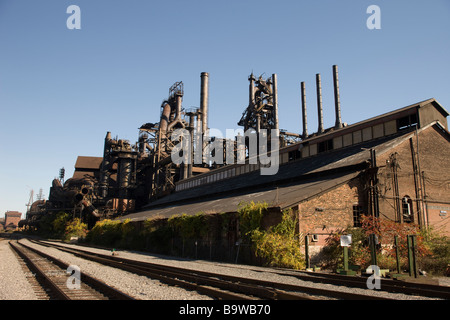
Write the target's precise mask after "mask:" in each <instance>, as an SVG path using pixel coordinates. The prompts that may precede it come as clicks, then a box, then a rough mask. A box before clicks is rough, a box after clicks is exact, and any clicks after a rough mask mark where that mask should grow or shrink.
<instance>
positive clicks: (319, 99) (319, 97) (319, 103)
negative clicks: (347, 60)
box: [316, 73, 323, 133]
mask: <svg viewBox="0 0 450 320" xmlns="http://www.w3.org/2000/svg"><path fill="white" fill-rule="evenodd" d="M316 87H317V112H318V118H319V129H318V130H317V131H318V133H322V132H323V109H322V84H321V80H320V73H317V74H316Z"/></svg>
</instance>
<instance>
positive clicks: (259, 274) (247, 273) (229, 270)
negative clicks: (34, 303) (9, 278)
mask: <svg viewBox="0 0 450 320" xmlns="http://www.w3.org/2000/svg"><path fill="white" fill-rule="evenodd" d="M61 244H63V243H61ZM63 245H66V246H68V247H70V246H75V247H79V248H81V249H83V250H89V251H92V252H98V253H103V254H111V251H109V250H104V249H97V248H88V247H84V246H76V245H73V244H63ZM56 251H57V250H56ZM116 252H117V254H118V255H119V256H120V257H123V258H129V259H135V260H140V261H146V262H152V263H158V264H163V265H170V266H179V267H184V268H191V269H195V270H201V271H212V272H216V273H223V274H229V275H234V276H241V277H251V278H254V279H261V280H268V281H274V282H285V283H291V284H297V285H305V286H312V287H316V288H325V289H337V288H338V289H339V290H342V291H348V292H354V293H361V294H369V295H373V296H379V297H388V298H392V299H399V300H417V299H420V300H434V299H432V298H424V297H417V296H411V295H405V294H397V293H387V292H380V291H374V290H369V289H360V288H346V287H338V286H335V285H331V284H321V283H312V282H307V281H304V280H300V279H298V278H295V277H290V276H285V275H279V274H278V273H279V272H280V270H278V269H271V268H265V267H256V266H248V265H237V264H230V263H220V262H209V261H203V260H188V259H180V258H174V257H167V256H160V255H154V254H149V253H142V252H139V253H137V252H132V251H125V250H124V251H116ZM137 277H139V276H137ZM139 278H143V279H146V280H145V281H151V280H148V278H145V277H139ZM143 281H144V280H143ZM130 286H131V287H132V286H133V284H131V285H130ZM156 299H158V298H156ZM169 299H180V298H179V297H176V296H175V297H174V298H169ZM181 299H183V298H181ZM187 299H195V298H187Z"/></svg>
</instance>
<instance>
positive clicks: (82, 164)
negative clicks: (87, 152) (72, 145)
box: [75, 156, 103, 171]
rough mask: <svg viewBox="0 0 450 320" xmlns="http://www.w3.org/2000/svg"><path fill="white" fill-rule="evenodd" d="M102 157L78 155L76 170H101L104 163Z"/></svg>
mask: <svg viewBox="0 0 450 320" xmlns="http://www.w3.org/2000/svg"><path fill="white" fill-rule="evenodd" d="M102 161H103V158H102V157H86V156H78V158H77V161H76V163H75V170H87V169H88V170H87V171H92V170H99V169H100V165H101V164H102Z"/></svg>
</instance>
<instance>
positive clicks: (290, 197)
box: [120, 172, 359, 221]
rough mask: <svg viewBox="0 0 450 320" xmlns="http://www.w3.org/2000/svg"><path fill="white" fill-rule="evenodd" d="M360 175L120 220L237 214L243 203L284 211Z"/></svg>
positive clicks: (214, 199) (320, 179)
mask: <svg viewBox="0 0 450 320" xmlns="http://www.w3.org/2000/svg"><path fill="white" fill-rule="evenodd" d="M358 174H359V172H352V173H340V174H334V175H332V176H327V177H317V178H315V179H311V180H308V181H303V182H302V183H291V184H287V185H284V186H278V187H266V188H261V189H258V190H255V191H253V192H249V193H241V194H233V195H228V196H224V197H219V196H215V197H209V198H208V199H207V200H204V201H194V202H190V203H189V202H188V203H183V204H180V205H170V206H167V207H163V208H155V209H151V210H146V211H142V212H138V213H133V214H129V215H126V216H124V217H122V218H120V220H125V219H131V220H132V221H142V220H146V219H149V218H170V217H171V216H173V215H177V214H178V215H181V214H187V215H194V214H197V213H199V212H202V213H204V214H212V213H224V212H236V211H237V210H238V208H239V204H240V203H241V202H247V203H248V202H251V201H254V202H266V203H267V204H268V205H269V207H279V208H281V209H282V210H283V209H285V208H289V207H292V206H294V205H296V204H297V203H300V202H301V201H303V200H305V199H307V198H309V197H312V196H314V195H317V194H319V193H322V192H324V191H326V190H329V189H332V188H334V187H336V186H338V185H340V184H342V183H344V182H347V181H349V180H351V179H353V178H355V177H356V176H357V175H358Z"/></svg>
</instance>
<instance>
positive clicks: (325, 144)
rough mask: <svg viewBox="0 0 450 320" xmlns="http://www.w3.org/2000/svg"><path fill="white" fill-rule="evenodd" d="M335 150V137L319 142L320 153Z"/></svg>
mask: <svg viewBox="0 0 450 320" xmlns="http://www.w3.org/2000/svg"><path fill="white" fill-rule="evenodd" d="M329 150H333V139H330V140H325V141H322V142H319V143H318V150H317V152H318V153H321V152H325V151H329Z"/></svg>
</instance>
